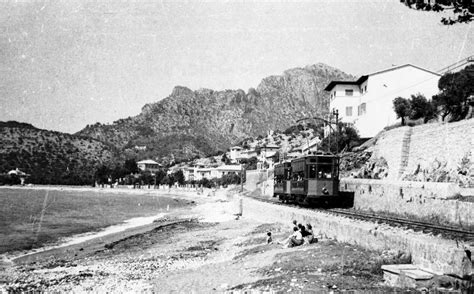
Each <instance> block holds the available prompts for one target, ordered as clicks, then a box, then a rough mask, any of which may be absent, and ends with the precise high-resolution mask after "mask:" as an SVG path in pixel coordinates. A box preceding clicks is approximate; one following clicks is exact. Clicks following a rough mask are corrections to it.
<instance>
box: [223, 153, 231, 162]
mask: <svg viewBox="0 0 474 294" xmlns="http://www.w3.org/2000/svg"><path fill="white" fill-rule="evenodd" d="M221 161H222V162H223V163H224V164H229V163H230V159H229V158H228V157H227V153H225V152H224V154H222V158H221Z"/></svg>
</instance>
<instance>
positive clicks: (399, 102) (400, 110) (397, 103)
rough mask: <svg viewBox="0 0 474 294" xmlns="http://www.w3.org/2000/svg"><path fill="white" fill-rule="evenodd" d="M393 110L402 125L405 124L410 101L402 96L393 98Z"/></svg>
mask: <svg viewBox="0 0 474 294" xmlns="http://www.w3.org/2000/svg"><path fill="white" fill-rule="evenodd" d="M393 110H395V113H396V114H397V117H398V118H401V119H402V126H404V125H405V118H406V117H407V116H408V115H409V114H410V101H409V100H408V99H405V98H403V97H397V98H395V99H394V100H393Z"/></svg>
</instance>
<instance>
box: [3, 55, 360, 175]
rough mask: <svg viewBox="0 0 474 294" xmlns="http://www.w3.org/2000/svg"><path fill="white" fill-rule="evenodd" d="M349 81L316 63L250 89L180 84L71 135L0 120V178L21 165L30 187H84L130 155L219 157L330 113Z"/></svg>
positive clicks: (165, 159) (172, 159)
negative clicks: (329, 89)
mask: <svg viewBox="0 0 474 294" xmlns="http://www.w3.org/2000/svg"><path fill="white" fill-rule="evenodd" d="M354 79H355V77H353V76H351V75H349V74H346V73H344V72H342V71H341V70H338V69H336V68H333V67H330V66H328V65H325V64H321V63H319V64H315V65H311V66H306V67H303V68H293V69H289V70H286V71H285V72H284V73H283V74H282V75H276V76H269V77H266V78H264V79H263V80H262V81H261V83H260V84H259V85H258V86H257V87H256V88H250V89H249V90H248V91H247V92H245V91H243V90H241V89H239V90H224V91H214V90H210V89H199V90H195V91H193V90H191V89H188V88H186V87H183V86H177V87H175V88H174V89H173V91H172V93H171V94H170V95H169V96H168V97H166V98H164V99H162V100H159V101H158V102H154V103H150V104H146V105H145V106H143V108H142V111H141V113H140V114H138V115H137V116H134V117H129V118H125V119H119V120H117V121H115V122H113V123H112V124H101V123H96V124H94V125H88V126H86V127H85V128H84V129H83V130H81V131H79V132H78V133H76V134H66V133H60V132H55V131H48V130H41V129H38V128H35V127H34V126H32V125H30V124H27V123H18V122H0V135H1V144H0V174H2V173H6V172H8V171H9V170H11V169H15V168H20V170H22V171H24V172H27V173H29V174H31V178H30V182H33V183H42V184H48V183H49V184H85V183H91V182H92V180H93V177H94V173H95V171H96V170H97V169H98V168H99V167H100V166H103V165H106V166H109V167H114V166H117V165H121V164H123V162H124V161H125V159H129V158H134V159H136V160H141V159H145V158H151V159H154V160H156V161H158V162H161V163H163V164H169V163H171V162H175V163H176V162H180V161H187V160H190V159H195V158H198V157H205V156H209V155H213V154H217V153H220V152H222V151H225V150H226V149H228V148H229V147H231V146H232V145H234V144H238V143H239V142H242V141H243V140H245V139H248V138H252V137H253V138H254V137H257V136H260V135H265V134H266V133H267V131H269V130H285V129H287V128H288V127H290V126H294V125H295V123H296V122H297V120H299V119H301V118H304V117H309V116H314V115H317V116H324V115H325V114H326V113H328V111H329V94H328V93H326V92H325V91H324V88H325V86H326V85H327V84H328V83H329V82H330V81H332V80H354Z"/></svg>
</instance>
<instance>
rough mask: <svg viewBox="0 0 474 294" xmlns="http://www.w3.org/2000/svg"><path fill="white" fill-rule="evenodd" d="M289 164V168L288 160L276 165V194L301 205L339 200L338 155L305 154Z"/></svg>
mask: <svg viewBox="0 0 474 294" xmlns="http://www.w3.org/2000/svg"><path fill="white" fill-rule="evenodd" d="M286 164H287V163H286ZM289 164H290V166H288V165H287V166H286V168H285V163H283V164H279V165H277V166H276V167H275V190H274V197H277V196H278V197H279V199H280V200H281V201H283V202H295V203H298V204H302V205H324V204H329V203H334V202H336V201H338V200H340V197H339V196H340V193H339V157H338V156H336V155H333V154H316V155H306V156H303V157H300V158H296V159H293V160H292V161H291V162H290V163H289ZM277 170H278V171H277ZM285 171H287V173H285ZM288 182H289V189H288Z"/></svg>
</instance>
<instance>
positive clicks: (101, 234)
mask: <svg viewBox="0 0 474 294" xmlns="http://www.w3.org/2000/svg"><path fill="white" fill-rule="evenodd" d="M2 189H3V190H16V191H27V190H36V191H37V190H46V191H64V192H94V193H104V194H138V195H145V196H146V195H150V196H155V197H160V196H162V197H166V198H171V199H182V200H188V201H189V200H192V203H199V204H201V205H202V204H204V202H207V201H206V200H209V197H208V196H203V195H199V194H197V193H196V191H195V189H188V188H173V189H153V188H151V189H147V188H145V189H129V188H123V187H122V188H95V187H87V186H49V185H38V186H18V185H17V186H0V191H1V190H2ZM210 190H211V189H210ZM226 191H227V189H221V190H219V194H222V192H224V193H225V192H226ZM214 199H215V198H214ZM199 204H198V205H199ZM185 207H186V206H185ZM185 207H182V208H178V209H174V210H182V209H183V208H185ZM187 207H188V208H189V206H187ZM175 212H176V211H173V210H171V211H170V208H169V205H168V206H167V207H166V212H160V213H158V214H155V215H152V216H137V217H133V218H129V219H125V220H123V221H121V222H118V223H115V224H112V225H109V226H107V227H103V228H99V229H98V230H92V231H89V232H85V233H79V234H73V235H70V236H66V237H62V238H60V239H58V240H56V241H54V242H52V243H47V244H45V245H43V246H41V247H37V248H33V249H29V250H22V251H16V250H12V251H7V252H4V253H1V254H0V262H2V263H4V264H5V263H7V264H8V263H11V262H13V261H14V260H16V259H21V258H24V257H27V256H30V255H35V254H40V253H43V252H46V251H50V250H56V249H61V248H64V247H69V246H72V245H78V244H82V243H86V242H89V241H93V240H94V239H98V238H106V237H108V236H110V235H114V234H117V233H120V232H125V231H133V230H134V229H137V230H140V228H143V227H146V226H149V225H153V223H154V222H155V221H156V220H159V219H160V218H165V217H166V216H168V215H172V214H173V213H175Z"/></svg>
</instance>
